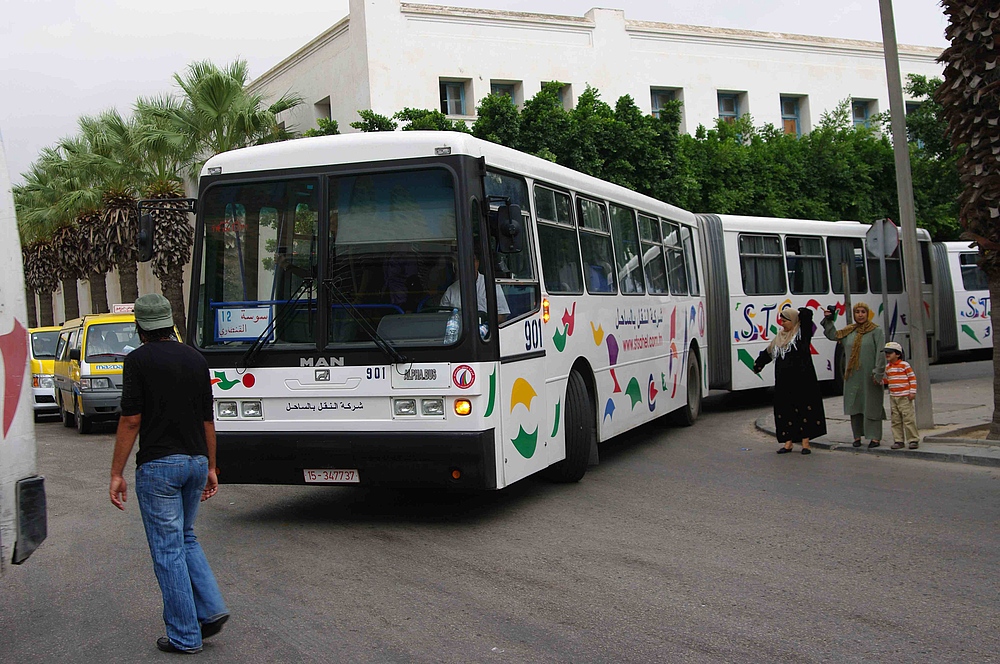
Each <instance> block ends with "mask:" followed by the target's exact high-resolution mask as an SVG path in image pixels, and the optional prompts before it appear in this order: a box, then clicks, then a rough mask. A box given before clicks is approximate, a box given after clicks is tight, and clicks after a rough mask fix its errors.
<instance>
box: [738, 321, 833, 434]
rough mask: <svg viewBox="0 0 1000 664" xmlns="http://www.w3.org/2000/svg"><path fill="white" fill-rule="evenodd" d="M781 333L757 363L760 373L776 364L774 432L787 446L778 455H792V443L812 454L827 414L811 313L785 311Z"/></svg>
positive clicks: (823, 428) (781, 323) (755, 368)
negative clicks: (814, 352)
mask: <svg viewBox="0 0 1000 664" xmlns="http://www.w3.org/2000/svg"><path fill="white" fill-rule="evenodd" d="M778 322H779V324H780V325H781V331H780V332H778V334H776V335H775V337H774V339H773V340H772V341H771V343H770V345H769V346H768V347H767V348H765V349H764V350H762V351H761V352H760V355H758V356H757V361H756V362H754V365H753V370H754V373H760V372H761V370H762V369H763V368H764V367H765V366H767V364H768V363H769V362H771V361H772V360H773V361H774V429H775V435H776V436H777V438H778V442H779V443H783V444H784V446H783V447H780V448H779V449H778V454H786V453H788V452H791V451H792V445H793V443H801V444H802V453H803V454H811V453H812V450H810V448H809V440H810V439H812V438H817V437H819V436H822V435H825V434H826V414H825V413H824V412H823V396H822V395H821V394H820V390H819V381H818V380H816V368H815V367H814V366H813V361H812V354H811V353H810V351H809V345H810V343H811V342H812V336H813V312H812V309H809V308H807V307H802V308H801V309H799V310H798V311H796V310H795V309H793V308H791V307H786V308H785V309H783V310H782V311H781V313H780V314H778Z"/></svg>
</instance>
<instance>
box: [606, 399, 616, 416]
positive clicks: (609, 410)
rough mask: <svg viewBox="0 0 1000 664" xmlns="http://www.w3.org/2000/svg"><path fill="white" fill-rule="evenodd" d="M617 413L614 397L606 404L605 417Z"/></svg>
mask: <svg viewBox="0 0 1000 664" xmlns="http://www.w3.org/2000/svg"><path fill="white" fill-rule="evenodd" d="M614 414H615V401H614V399H608V403H607V404H606V405H605V406H604V419H606V420H607V419H610V418H611V416H612V415H614Z"/></svg>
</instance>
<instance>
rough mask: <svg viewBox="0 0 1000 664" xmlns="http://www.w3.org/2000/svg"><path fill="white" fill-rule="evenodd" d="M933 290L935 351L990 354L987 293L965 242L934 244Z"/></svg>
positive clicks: (975, 257)
mask: <svg viewBox="0 0 1000 664" xmlns="http://www.w3.org/2000/svg"><path fill="white" fill-rule="evenodd" d="M933 249H934V265H935V267H936V268H937V270H936V272H937V274H936V276H935V279H934V286H935V288H934V290H935V295H936V298H937V302H938V351H939V352H940V353H953V352H959V351H978V350H981V351H990V350H992V349H993V330H992V329H990V328H991V325H992V324H991V323H990V291H989V284H988V283H987V281H986V273H985V272H983V271H982V270H981V269H980V268H979V265H977V261H978V260H979V250H978V249H976V248H975V247H971V248H970V246H969V243H968V242H935V243H934V247H933Z"/></svg>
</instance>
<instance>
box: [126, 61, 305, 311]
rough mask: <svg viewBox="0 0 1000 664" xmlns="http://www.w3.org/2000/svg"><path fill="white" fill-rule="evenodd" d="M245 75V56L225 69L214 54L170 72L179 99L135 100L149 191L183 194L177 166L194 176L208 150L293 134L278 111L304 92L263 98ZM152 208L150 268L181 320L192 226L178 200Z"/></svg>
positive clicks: (163, 196)
mask: <svg viewBox="0 0 1000 664" xmlns="http://www.w3.org/2000/svg"><path fill="white" fill-rule="evenodd" d="M248 78H249V69H248V67H247V64H246V62H245V61H243V60H237V61H236V62H234V63H232V64H230V65H229V66H227V67H225V68H223V69H220V68H219V67H218V66H216V65H215V64H213V63H211V62H207V61H205V62H195V63H192V64H191V65H189V66H188V69H187V72H186V74H185V75H184V76H181V75H179V74H175V75H174V80H175V81H176V82H177V85H178V86H179V87H180V89H181V91H182V93H183V95H182V97H181V98H180V99H179V100H177V99H173V98H169V97H160V98H155V99H140V100H139V101H138V103H137V104H136V118H137V124H138V131H137V134H136V135H137V140H136V141H135V143H134V145H135V146H136V147H137V149H138V150H139V151H140V153H141V155H142V162H143V165H144V169H145V173H146V181H145V185H144V186H145V190H144V194H145V196H146V198H150V199H159V200H169V199H175V198H181V197H182V196H183V194H184V187H183V184H184V183H183V181H182V179H181V177H180V176H179V173H180V172H181V171H182V169H183V167H184V166H187V167H188V175H189V177H190V178H191V179H192V180H194V179H196V178H197V176H198V173H199V171H200V170H201V167H202V165H203V164H204V163H205V161H206V160H207V159H208V158H209V157H211V156H213V155H216V154H218V153H220V152H226V151H228V150H235V149H237V148H242V147H246V146H248V145H254V144H259V143H270V142H274V141H279V140H285V139H288V138H293V137H294V135H293V134H292V133H291V132H289V131H288V130H286V129H285V128H284V126H283V125H282V124H280V123H279V122H278V121H277V115H278V114H279V113H281V112H283V111H286V110H288V109H290V108H294V107H295V106H297V105H298V104H300V103H302V98H301V97H299V96H297V95H285V96H283V97H281V98H280V99H279V100H277V101H276V102H274V103H272V104H270V105H269V106H265V100H264V98H263V97H261V96H260V95H254V94H250V93H248V92H247V91H246V85H247V82H248ZM152 215H153V217H154V220H155V222H156V233H155V234H154V243H153V252H154V253H153V263H152V268H153V273H154V274H155V275H156V276H157V278H159V279H160V284H161V288H162V290H163V295H164V296H165V297H166V298H167V299H168V300H170V304H171V307H172V309H173V314H174V320H175V321H176V322H177V324H178V325H179V326H181V327H183V326H184V323H185V313H184V298H183V285H182V284H183V272H184V266H185V265H186V264H187V262H188V260H189V259H190V255H191V244H192V242H193V239H194V234H193V229H192V227H191V224H190V222H189V220H188V215H187V213H185V212H183V210H182V206H181V205H180V204H178V205H176V206H168V207H164V208H162V209H158V210H154V211H153V212H152Z"/></svg>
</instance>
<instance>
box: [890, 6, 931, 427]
mask: <svg viewBox="0 0 1000 664" xmlns="http://www.w3.org/2000/svg"><path fill="white" fill-rule="evenodd" d="M879 10H880V12H881V15H882V47H883V50H884V52H885V74H886V80H887V82H888V84H889V113H890V115H891V116H892V144H893V152H894V153H895V156H896V195H897V196H898V198H899V217H900V219H899V221H900V233H901V235H902V239H903V264H904V266H905V268H906V269H905V273H906V294H907V301H908V303H909V310H910V315H909V318H907V321H908V323H909V328H910V357H909V358H908V359H909V361H910V365H911V366H912V367H913V371H914V373H916V375H917V400H916V406H917V426H918V427H919V428H921V429H930V428H931V427H933V426H934V410H933V405H932V404H931V380H930V367H929V364H928V361H927V333H926V329H927V328H926V327H925V325H924V302H923V296H922V292H921V283H920V265H921V261H920V249H919V247H918V246H917V221H916V215H915V214H914V210H913V180H912V179H911V176H910V148H909V145H908V143H907V140H906V111H905V107H904V106H903V84H902V79H901V77H900V73H899V49H898V48H897V46H896V24H895V21H894V20H893V15H892V0H879ZM885 287H886V284H885V283H884V282H883V284H882V288H883V290H884V289H885ZM886 332H888V330H886Z"/></svg>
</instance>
